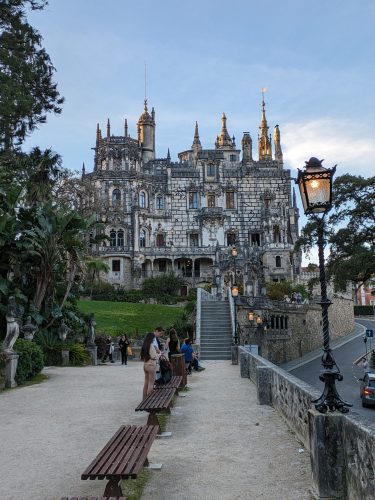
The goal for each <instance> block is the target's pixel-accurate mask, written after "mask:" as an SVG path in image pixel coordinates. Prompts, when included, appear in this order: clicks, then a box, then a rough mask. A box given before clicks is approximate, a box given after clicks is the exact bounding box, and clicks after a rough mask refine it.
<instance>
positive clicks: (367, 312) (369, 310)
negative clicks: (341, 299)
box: [354, 306, 374, 316]
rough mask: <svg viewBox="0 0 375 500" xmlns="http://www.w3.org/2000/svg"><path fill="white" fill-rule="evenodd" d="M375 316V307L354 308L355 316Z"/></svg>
mask: <svg viewBox="0 0 375 500" xmlns="http://www.w3.org/2000/svg"><path fill="white" fill-rule="evenodd" d="M373 314H374V307H373V306H354V316H372V315H373Z"/></svg>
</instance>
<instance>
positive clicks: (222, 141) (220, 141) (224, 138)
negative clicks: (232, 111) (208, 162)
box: [215, 113, 233, 149]
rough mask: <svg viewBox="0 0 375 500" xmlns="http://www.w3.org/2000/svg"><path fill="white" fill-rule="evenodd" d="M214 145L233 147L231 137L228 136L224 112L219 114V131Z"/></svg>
mask: <svg viewBox="0 0 375 500" xmlns="http://www.w3.org/2000/svg"><path fill="white" fill-rule="evenodd" d="M215 146H216V147H217V148H230V149H233V143H232V139H231V138H230V135H229V134H228V130H227V117H226V116H225V113H223V114H222V116H221V132H220V134H219V135H218V137H217V141H216V144H215Z"/></svg>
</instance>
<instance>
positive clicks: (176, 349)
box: [166, 328, 180, 362]
mask: <svg viewBox="0 0 375 500" xmlns="http://www.w3.org/2000/svg"><path fill="white" fill-rule="evenodd" d="M166 347H167V348H168V359H169V362H170V361H171V359H172V355H173V354H179V353H180V341H179V340H178V337H177V333H176V330H175V329H174V328H172V329H171V331H170V332H169V338H168V339H167V344H166Z"/></svg>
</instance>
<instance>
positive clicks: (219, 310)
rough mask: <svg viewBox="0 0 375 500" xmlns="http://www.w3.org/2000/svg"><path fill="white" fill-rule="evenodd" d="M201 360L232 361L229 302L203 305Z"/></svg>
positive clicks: (214, 302) (211, 302) (206, 302)
mask: <svg viewBox="0 0 375 500" xmlns="http://www.w3.org/2000/svg"><path fill="white" fill-rule="evenodd" d="M200 343H201V359H202V360H211V359H231V344H232V333H231V322H230V309H229V302H228V301H203V302H202V303H201V342H200Z"/></svg>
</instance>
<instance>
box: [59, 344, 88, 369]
mask: <svg viewBox="0 0 375 500" xmlns="http://www.w3.org/2000/svg"><path fill="white" fill-rule="evenodd" d="M64 348H65V349H69V361H70V364H71V365H73V366H84V365H87V364H89V363H90V362H91V358H90V355H89V353H88V352H87V351H86V347H85V346H84V345H83V344H70V345H67V346H64Z"/></svg>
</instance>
